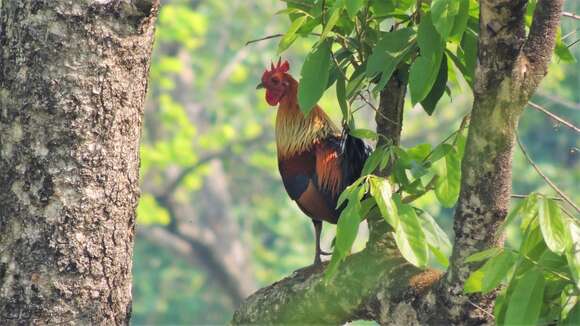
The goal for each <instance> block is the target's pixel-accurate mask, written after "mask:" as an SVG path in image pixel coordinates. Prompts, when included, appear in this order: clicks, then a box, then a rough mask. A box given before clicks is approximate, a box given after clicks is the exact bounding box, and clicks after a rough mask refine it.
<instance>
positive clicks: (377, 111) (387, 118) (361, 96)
mask: <svg viewBox="0 0 580 326" xmlns="http://www.w3.org/2000/svg"><path fill="white" fill-rule="evenodd" d="M358 96H359V97H360V98H361V100H363V102H365V103H366V104H367V105H368V106H370V107H371V108H372V109H373V110H374V111H375V112H376V113H378V114H379V115H380V116H381V117H383V118H384V119H385V120H387V121H389V122H390V123H392V124H395V125H397V126H398V125H399V124H398V123H397V122H396V121H393V120H392V119H390V118H389V117H387V116H385V115H384V114H383V113H382V112H381V111H379V110H378V109H377V108H376V107H375V106H374V105H373V104H372V103H371V102H370V101H369V100H367V99H366V98H365V97H364V96H363V95H362V94H360V93H359V94H358Z"/></svg>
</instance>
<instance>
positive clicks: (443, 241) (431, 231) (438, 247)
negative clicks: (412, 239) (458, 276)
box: [417, 211, 451, 267]
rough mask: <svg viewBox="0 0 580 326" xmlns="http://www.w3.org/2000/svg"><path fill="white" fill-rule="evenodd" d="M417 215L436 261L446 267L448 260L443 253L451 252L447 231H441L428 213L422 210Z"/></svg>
mask: <svg viewBox="0 0 580 326" xmlns="http://www.w3.org/2000/svg"><path fill="white" fill-rule="evenodd" d="M417 217H418V218H419V223H420V224H421V228H422V229H423V232H424V233H425V239H426V241H427V243H428V244H429V249H430V251H431V252H432V253H433V255H435V258H436V259H437V261H438V262H439V263H440V264H441V265H443V266H445V267H446V266H447V265H448V264H449V260H448V258H447V256H445V254H444V253H445V252H451V241H449V237H448V236H447V233H445V231H443V229H442V228H441V227H440V226H439V224H438V223H437V222H436V221H435V219H434V218H433V216H431V215H430V214H429V213H427V212H425V211H422V212H421V213H419V214H417Z"/></svg>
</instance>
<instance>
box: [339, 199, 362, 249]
mask: <svg viewBox="0 0 580 326" xmlns="http://www.w3.org/2000/svg"><path fill="white" fill-rule="evenodd" d="M356 193H357V192H353V193H352V194H351V196H350V198H349V200H348V204H347V206H346V208H345V209H343V210H342V212H341V214H340V218H339V219H338V225H337V227H336V243H335V247H334V248H335V251H336V250H337V251H339V252H343V253H347V252H349V251H350V248H351V247H352V244H353V243H354V240H355V239H356V235H357V233H358V226H359V224H360V219H361V216H360V212H361V209H362V207H361V203H360V200H359V199H358V198H356Z"/></svg>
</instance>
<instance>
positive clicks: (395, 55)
mask: <svg viewBox="0 0 580 326" xmlns="http://www.w3.org/2000/svg"><path fill="white" fill-rule="evenodd" d="M414 35H415V31H414V30H413V29H411V28H403V29H400V30H396V31H394V32H388V33H382V36H381V39H380V40H379V41H378V42H377V45H376V46H375V47H374V49H373V53H372V54H371V55H370V56H369V58H368V61H367V75H368V76H372V75H374V74H376V73H378V72H381V73H382V76H381V80H383V79H385V80H387V81H388V80H389V79H390V78H391V75H392V74H393V71H395V69H396V68H397V65H398V64H399V62H400V61H401V60H402V59H403V57H404V53H405V52H406V50H407V49H408V48H409V47H410V45H411V40H412V38H413V36H414Z"/></svg>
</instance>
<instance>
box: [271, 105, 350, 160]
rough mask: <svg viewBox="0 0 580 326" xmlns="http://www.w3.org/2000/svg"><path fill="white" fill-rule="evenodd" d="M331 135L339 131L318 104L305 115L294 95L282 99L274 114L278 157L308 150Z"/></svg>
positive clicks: (337, 133)
mask: <svg viewBox="0 0 580 326" xmlns="http://www.w3.org/2000/svg"><path fill="white" fill-rule="evenodd" d="M291 95H293V94H291ZM331 135H339V131H338V129H337V128H336V126H335V125H334V123H333V122H332V121H331V120H330V118H329V117H328V115H326V113H324V111H322V109H321V108H320V107H319V106H318V105H317V106H316V107H314V108H313V109H312V111H311V112H310V113H309V114H308V116H305V115H304V114H303V113H302V111H300V108H299V107H298V104H297V100H296V97H295V96H286V97H285V98H284V99H282V101H281V102H280V106H279V108H278V113H277V115H276V145H277V148H278V157H279V158H285V157H288V156H292V155H295V154H299V153H302V152H304V151H307V150H310V149H311V148H312V147H313V146H314V145H315V144H316V143H318V142H319V141H320V140H321V139H324V138H326V137H328V136H331Z"/></svg>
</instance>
